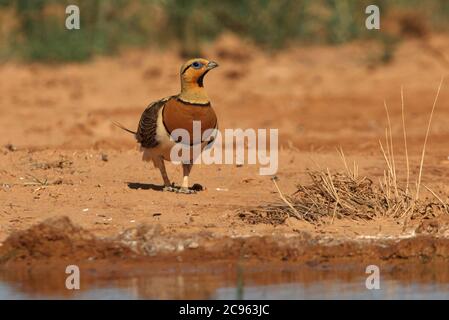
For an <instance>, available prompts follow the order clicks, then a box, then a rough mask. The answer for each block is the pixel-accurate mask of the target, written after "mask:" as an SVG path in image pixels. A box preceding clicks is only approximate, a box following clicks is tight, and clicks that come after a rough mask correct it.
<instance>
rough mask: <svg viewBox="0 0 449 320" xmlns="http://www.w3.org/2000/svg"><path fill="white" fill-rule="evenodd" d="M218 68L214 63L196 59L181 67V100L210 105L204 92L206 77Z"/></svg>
mask: <svg viewBox="0 0 449 320" xmlns="http://www.w3.org/2000/svg"><path fill="white" fill-rule="evenodd" d="M216 67H218V64H217V63H216V62H214V61H210V60H207V59H202V58H196V59H191V60H189V61H187V62H186V63H184V64H183V65H182V67H181V72H180V73H181V98H183V99H184V100H186V101H188V102H192V103H208V102H209V98H208V97H207V94H206V91H205V90H204V84H203V81H204V76H205V75H206V74H207V73H208V72H209V71H210V70H212V69H214V68H216Z"/></svg>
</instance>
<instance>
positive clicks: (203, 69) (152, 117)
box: [115, 58, 218, 193]
mask: <svg viewBox="0 0 449 320" xmlns="http://www.w3.org/2000/svg"><path fill="white" fill-rule="evenodd" d="M216 67H218V64H217V63H216V62H214V61H209V60H206V59H201V58H197V59H192V60H189V61H187V62H186V63H185V64H184V65H182V67H181V71H180V74H181V93H179V94H177V95H174V96H170V97H166V98H163V99H161V100H158V101H155V102H153V103H151V104H150V105H149V106H148V107H147V108H146V109H145V111H144V112H143V114H142V116H141V118H140V121H139V125H138V128H137V131H136V132H134V131H131V130H129V129H126V128H125V127H123V126H122V125H121V124H119V123H115V124H116V125H117V126H119V127H120V128H121V129H123V130H126V131H128V132H131V133H132V134H134V135H135V137H136V139H137V141H138V142H139V143H140V145H141V150H142V151H143V156H142V159H143V160H144V161H152V162H153V163H154V165H155V167H157V168H159V170H160V171H161V175H162V178H163V180H164V189H163V190H164V191H172V192H179V193H195V191H194V190H192V189H189V174H190V171H191V169H192V166H193V160H192V161H189V162H187V163H182V169H183V180H182V184H181V187H175V186H174V185H172V184H171V183H170V180H169V178H168V176H167V171H166V169H165V164H164V161H170V160H171V159H170V152H171V150H172V148H173V146H174V145H175V144H176V143H179V141H175V139H174V138H173V136H172V132H173V131H174V130H176V129H185V130H187V132H188V133H189V135H190V137H191V141H190V145H194V144H197V143H200V144H201V150H202V149H203V148H204V147H205V146H206V145H207V144H208V143H210V141H212V138H213V137H211V139H209V140H208V141H205V140H204V139H202V140H201V141H193V122H194V121H199V122H200V123H201V135H202V136H203V133H204V132H205V131H206V130H208V129H209V132H211V131H212V130H210V129H216V128H217V116H216V114H215V112H214V110H213V109H212V106H211V103H210V101H209V97H208V96H207V93H206V90H205V89H204V84H203V81H204V76H205V75H206V74H207V73H208V72H209V71H210V70H212V69H214V68H216ZM206 133H207V132H206ZM202 138H204V137H202ZM206 138H207V137H206Z"/></svg>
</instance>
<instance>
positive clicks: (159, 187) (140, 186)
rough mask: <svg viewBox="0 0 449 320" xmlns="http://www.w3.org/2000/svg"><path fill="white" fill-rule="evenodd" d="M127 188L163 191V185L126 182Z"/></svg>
mask: <svg viewBox="0 0 449 320" xmlns="http://www.w3.org/2000/svg"><path fill="white" fill-rule="evenodd" d="M127 184H128V188H130V189H134V190H139V189H142V190H155V191H163V190H164V186H163V185H156V184H152V183H140V182H127Z"/></svg>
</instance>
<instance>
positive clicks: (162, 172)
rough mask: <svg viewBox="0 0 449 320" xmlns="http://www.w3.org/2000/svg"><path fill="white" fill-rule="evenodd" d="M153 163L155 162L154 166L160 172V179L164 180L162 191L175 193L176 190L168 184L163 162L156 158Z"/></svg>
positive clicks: (168, 180)
mask: <svg viewBox="0 0 449 320" xmlns="http://www.w3.org/2000/svg"><path fill="white" fill-rule="evenodd" d="M154 162H155V164H156V166H157V167H158V168H159V171H160V172H161V175H162V179H164V189H163V190H164V191H171V192H175V191H176V190H177V189H176V188H174V187H172V185H171V183H170V179H169V178H168V175H167V170H166V169H165V164H164V160H163V159H162V158H158V159H157V160H155V161H154Z"/></svg>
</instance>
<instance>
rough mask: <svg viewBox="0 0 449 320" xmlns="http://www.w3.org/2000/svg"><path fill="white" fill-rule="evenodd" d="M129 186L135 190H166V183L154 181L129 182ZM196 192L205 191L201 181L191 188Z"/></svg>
mask: <svg viewBox="0 0 449 320" xmlns="http://www.w3.org/2000/svg"><path fill="white" fill-rule="evenodd" d="M126 184H127V185H128V188H130V189H133V190H139V189H142V190H154V191H164V185H156V184H153V183H140V182H127V183H126ZM189 189H191V190H194V191H196V192H199V191H203V190H204V187H203V186H202V185H200V184H199V183H195V184H194V185H193V186H192V187H191V188H189Z"/></svg>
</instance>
